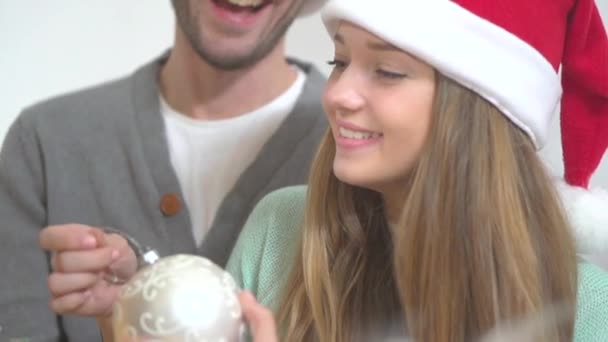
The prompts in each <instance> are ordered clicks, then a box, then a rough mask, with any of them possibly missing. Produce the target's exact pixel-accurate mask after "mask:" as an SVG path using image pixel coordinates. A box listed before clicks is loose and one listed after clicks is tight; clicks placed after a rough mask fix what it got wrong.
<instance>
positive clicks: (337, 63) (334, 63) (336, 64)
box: [327, 59, 346, 69]
mask: <svg viewBox="0 0 608 342" xmlns="http://www.w3.org/2000/svg"><path fill="white" fill-rule="evenodd" d="M327 64H329V65H331V66H332V67H333V69H344V68H345V67H346V62H344V61H341V60H339V59H333V60H331V61H328V62H327Z"/></svg>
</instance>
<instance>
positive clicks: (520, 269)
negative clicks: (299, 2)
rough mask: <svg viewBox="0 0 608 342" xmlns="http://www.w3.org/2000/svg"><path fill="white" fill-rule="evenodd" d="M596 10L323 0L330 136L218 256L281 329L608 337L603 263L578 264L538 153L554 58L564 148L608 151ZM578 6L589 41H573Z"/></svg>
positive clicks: (461, 337) (297, 334) (338, 335)
mask: <svg viewBox="0 0 608 342" xmlns="http://www.w3.org/2000/svg"><path fill="white" fill-rule="evenodd" d="M573 3H574V4H573ZM534 6H536V8H543V10H544V11H545V12H546V13H545V15H546V17H547V19H543V18H539V17H538V16H536V14H535V13H536V12H529V11H526V9H530V8H534ZM572 6H574V7H572ZM596 16H597V10H596V9H595V6H594V5H593V3H592V2H591V1H587V0H579V1H574V2H573V1H560V0H557V1H556V0H551V1H547V0H534V1H531V0H523V1H520V0H509V1H499V0H492V1H488V0H485V1H457V2H450V1H416V2H413V1H389V0H386V1H364V0H361V1H356V0H355V1H353V0H335V1H332V2H330V4H329V5H328V6H327V8H326V9H325V12H324V22H325V24H326V26H327V28H328V30H329V32H330V34H331V35H332V38H333V40H334V43H335V58H334V60H333V61H331V62H330V63H331V64H332V65H333V66H334V69H333V72H332V74H331V76H330V78H329V82H328V85H327V89H326V91H325V95H324V105H325V109H326V112H327V115H328V118H329V121H330V125H331V131H330V132H328V134H327V135H326V137H325V139H324V140H323V141H322V143H321V147H320V150H319V152H318V155H317V157H316V162H315V164H314V166H313V168H312V174H311V177H310V182H309V185H308V188H304V187H300V188H288V189H284V190H281V191H278V192H276V193H274V194H271V195H270V196H268V197H267V198H266V199H264V200H263V201H262V202H261V203H260V204H259V205H258V207H257V208H256V209H255V211H254V212H253V214H252V216H251V217H250V220H249V222H248V224H247V227H246V228H245V229H244V231H243V233H242V235H241V238H240V240H239V242H238V244H237V246H236V249H235V252H234V254H233V256H232V259H231V261H230V263H229V266H228V269H229V271H231V272H232V273H233V274H234V275H235V276H236V277H237V278H238V280H239V281H240V282H241V283H242V286H243V287H244V288H246V289H249V290H251V291H253V292H254V294H255V295H256V297H257V298H258V300H260V302H261V303H262V304H264V305H266V306H268V307H270V308H272V309H273V311H275V312H276V314H277V316H276V317H277V320H278V326H279V327H280V330H279V336H280V337H281V338H280V340H281V341H331V342H334V341H359V340H362V341H380V340H383V338H389V337H391V336H409V337H411V338H413V339H414V340H415V341H472V340H482V341H483V340H484V338H486V340H490V338H491V337H492V336H496V335H500V334H502V338H504V339H503V340H510V341H524V340H529V341H571V340H572V339H574V340H576V341H603V340H608V307H607V304H608V275H607V274H606V273H604V272H603V271H601V270H600V269H598V268H596V267H595V266H593V265H590V264H587V263H584V262H580V261H578V260H577V256H576V250H575V241H574V239H573V237H572V234H571V232H572V230H571V227H570V224H569V222H568V221H567V218H566V215H565V213H564V211H563V210H562V207H561V205H560V201H559V199H558V196H557V194H556V191H555V190H554V188H555V185H554V184H553V181H552V180H551V179H550V177H549V176H548V175H547V172H546V170H545V168H544V167H543V164H542V162H541V161H540V160H539V158H538V156H537V154H536V150H537V148H538V147H539V146H540V145H541V144H542V141H543V138H544V134H545V132H546V128H547V127H546V126H547V125H548V124H549V119H550V117H551V114H552V113H553V111H554V107H555V104H556V102H557V100H558V98H559V96H560V89H559V88H560V87H559V83H558V80H557V78H556V68H557V66H558V65H559V64H560V62H563V63H564V70H563V72H564V77H565V81H564V90H565V93H564V102H563V105H562V120H564V119H569V120H570V122H564V124H565V126H564V127H565V130H564V133H563V134H564V138H565V139H564V149H565V150H566V153H583V152H586V151H589V150H595V151H597V153H599V158H601V156H602V154H603V153H604V151H605V150H606V146H607V144H608V141H607V139H606V137H607V136H608V121H606V120H607V118H608V71H607V70H608V66H607V65H606V64H607V63H608V49H607V48H606V47H607V46H608V45H606V34H605V32H604V29H603V27H602V25H601V22H598V18H597V17H596ZM566 18H569V19H570V21H569V23H570V26H569V27H565V23H566V22H567V21H566ZM584 18H587V19H584ZM588 18H592V19H591V21H592V23H591V24H588V23H587V26H585V27H586V29H587V32H588V34H589V36H592V37H593V38H594V39H597V40H596V41H594V44H597V45H595V46H593V47H589V49H587V50H585V49H580V48H579V47H577V48H579V51H571V50H569V48H572V45H574V44H576V42H575V41H574V40H572V39H573V38H575V39H577V40H581V39H583V40H584V39H586V37H584V36H582V33H581V32H582V30H580V29H581V27H578V26H577V25H584V24H585V23H581V22H580V21H581V20H590V19H588ZM594 20H595V21H594ZM497 23H500V24H502V26H499V25H498V24H497ZM528 24H529V25H528ZM527 25H528V26H527ZM594 25H595V26H594ZM597 25H599V27H598V26H597ZM525 28H530V29H529V30H526V29H525ZM509 29H513V30H514V32H510V31H509ZM518 34H519V35H522V36H525V38H526V40H523V39H522V38H520V37H519V36H518ZM526 34H527V35H526ZM541 35H542V36H541ZM536 38H538V39H536ZM589 39H591V37H589ZM564 40H565V41H566V49H565V50H564V49H563V47H564ZM535 42H536V43H538V44H539V48H541V49H544V50H535V49H533V48H532V45H531V44H533V43H535ZM562 51H564V58H563V59H558V58H557V57H561V53H562ZM594 53H595V55H594ZM598 54H599V56H600V57H602V58H604V59H598V60H596V62H597V63H598V65H597V66H590V68H589V69H587V70H585V68H584V65H582V62H583V61H584V60H585V59H587V60H589V59H592V58H593V57H597V56H598ZM577 63H578V64H577ZM552 66H553V67H552ZM598 76H600V77H603V78H599V79H598ZM594 92H595V93H594ZM585 102H587V103H585ZM588 110H594V111H595V112H594V113H591V114H593V115H594V116H595V117H597V120H598V121H593V122H586V121H585V120H588V119H589V120H594V119H595V117H591V116H589V115H587V116H586V114H590V113H587V112H586V111H588ZM600 120H601V121H600ZM577 123H579V124H578V125H577ZM589 124H591V126H593V125H598V126H599V128H598V132H600V131H601V132H603V136H601V135H597V136H596V138H594V139H595V140H591V141H590V143H589V144H587V145H585V142H584V141H583V142H582V143H581V142H580V140H579V141H573V142H570V145H569V144H568V141H567V139H568V138H572V137H575V134H577V132H576V131H575V127H570V126H568V125H571V126H584V125H588V126H589ZM585 134H588V132H585ZM573 144H580V145H578V146H576V145H573ZM598 145H599V146H598ZM566 157H567V158H568V157H570V155H568V154H566ZM574 157H576V156H574ZM587 158H588V159H589V158H590V159H591V160H583V161H581V162H577V163H578V164H576V163H575V164H572V163H570V164H568V162H569V161H571V160H569V159H567V160H566V162H567V164H566V171H567V176H569V180H570V181H571V183H574V184H577V185H586V184H585V183H586V182H587V181H588V178H589V175H590V173H588V174H586V175H585V174H584V172H583V173H581V172H579V173H578V174H575V173H576V172H575V173H571V174H568V172H570V171H572V170H577V169H579V170H580V169H581V168H582V169H585V168H586V169H587V170H591V171H593V169H594V168H595V167H596V166H597V161H599V158H597V156H593V157H591V156H587ZM593 158H595V159H593ZM596 160H597V161H596ZM585 163H586V164H585ZM589 163H592V164H593V163H595V165H592V166H593V167H591V168H589V167H587V166H588V165H589ZM604 201H605V202H603V205H604V207H608V198H604ZM605 223H607V224H608V222H605ZM515 327H519V328H520V329H515V330H513V329H514V328H515ZM508 334H511V335H508ZM518 334H519V335H518ZM524 338H526V339H524Z"/></svg>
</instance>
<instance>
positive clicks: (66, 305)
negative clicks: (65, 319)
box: [51, 291, 91, 314]
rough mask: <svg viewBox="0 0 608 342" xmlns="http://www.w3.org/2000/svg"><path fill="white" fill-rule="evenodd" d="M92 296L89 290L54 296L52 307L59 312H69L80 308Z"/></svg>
mask: <svg viewBox="0 0 608 342" xmlns="http://www.w3.org/2000/svg"><path fill="white" fill-rule="evenodd" d="M90 296H91V293H90V292H89V291H87V292H75V293H70V294H68V295H65V296H61V297H57V298H53V299H52V300H51V309H52V310H53V311H54V312H56V313H58V314H68V313H72V312H74V311H75V310H76V309H78V308H79V307H80V306H81V305H82V304H84V302H85V301H86V300H87V298H89V297H90Z"/></svg>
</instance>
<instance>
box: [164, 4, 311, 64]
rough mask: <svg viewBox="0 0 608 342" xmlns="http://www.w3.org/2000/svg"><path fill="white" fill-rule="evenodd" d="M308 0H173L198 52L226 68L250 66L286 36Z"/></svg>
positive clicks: (177, 14)
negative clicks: (303, 4)
mask: <svg viewBox="0 0 608 342" xmlns="http://www.w3.org/2000/svg"><path fill="white" fill-rule="evenodd" d="M304 1H307V0H171V2H172V4H173V8H174V9H175V13H176V18H177V24H178V25H179V27H180V29H181V30H182V31H183V33H184V34H185V36H186V38H187V39H188V41H189V42H190V44H191V45H192V48H193V49H194V50H195V51H196V52H197V53H198V55H199V56H200V57H201V58H202V59H203V60H205V61H206V62H208V63H209V64H211V65H213V66H215V67H217V68H220V69H225V70H232V69H240V68H243V67H247V66H250V65H252V64H254V63H256V62H257V61H259V60H260V59H262V58H263V57H265V56H266V55H267V54H268V53H269V52H270V51H272V49H273V48H274V47H275V46H276V45H277V43H278V42H279V41H280V39H281V38H282V37H283V35H284V34H285V32H286V31H287V29H288V28H289V25H291V23H292V22H293V20H294V18H295V17H296V16H297V14H298V12H299V9H300V7H301V5H302V3H303V2H304Z"/></svg>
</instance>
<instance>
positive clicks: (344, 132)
mask: <svg viewBox="0 0 608 342" xmlns="http://www.w3.org/2000/svg"><path fill="white" fill-rule="evenodd" d="M340 136H342V137H344V138H348V139H376V138H380V137H381V136H382V134H380V133H371V132H359V131H353V130H350V129H347V128H344V127H340Z"/></svg>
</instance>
